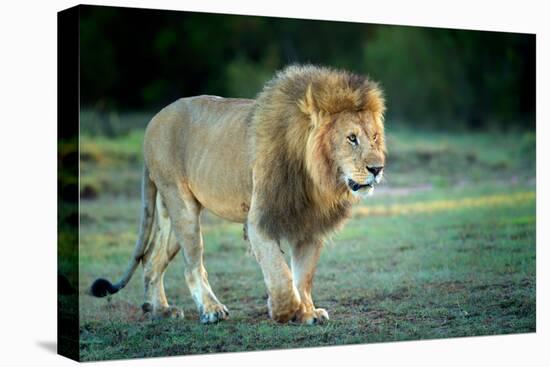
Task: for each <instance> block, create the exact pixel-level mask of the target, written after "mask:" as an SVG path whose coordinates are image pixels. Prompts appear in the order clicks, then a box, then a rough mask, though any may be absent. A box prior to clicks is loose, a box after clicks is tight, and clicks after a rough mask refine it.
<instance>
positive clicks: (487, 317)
mask: <svg viewBox="0 0 550 367" xmlns="http://www.w3.org/2000/svg"><path fill="white" fill-rule="evenodd" d="M142 134H143V132H142V131H141V130H134V131H131V132H129V133H128V134H127V135H124V136H123V137H119V138H112V139H107V138H97V137H95V138H91V137H86V136H85V137H83V139H82V152H83V156H82V162H81V180H82V184H83V185H82V188H81V190H82V192H83V196H86V197H87V198H88V199H86V200H83V201H82V203H81V205H82V206H81V210H82V212H81V218H80V221H81V244H80V272H81V276H80V284H79V289H80V292H81V297H80V319H81V324H80V336H81V357H82V358H83V359H84V360H103V359H113V358H131V357H148V356H167V355H179V354H196V353H207V352H224V351H247V350H265V349H278V348H297V347H309V346H322V345H336V344H353V343H372V342H385V341H397V340H417V339H430V338H447V337H459V336H471V335H493V334H506V333H521V332H533V331H535V222H536V219H535V195H534V193H535V185H534V175H535V172H534V164H532V163H531V162H530V160H533V161H534V141H532V136H531V134H519V135H514V134H506V135H501V134H466V133H460V134H457V135H453V134H443V133H434V132H418V131H414V132H413V131H408V130H404V129H397V130H396V131H392V130H391V129H390V130H389V131H388V137H389V141H388V148H389V150H390V156H389V160H388V167H387V182H386V184H385V185H384V186H383V187H380V188H379V189H377V192H375V195H374V197H372V199H369V200H366V201H364V202H362V203H361V205H360V207H358V208H356V210H355V212H354V217H353V218H352V219H351V220H350V221H349V222H348V224H347V225H346V226H345V228H344V230H342V231H341V232H340V233H338V234H336V235H335V236H334V237H333V238H332V240H331V241H330V243H328V244H327V246H326V249H325V251H324V252H323V255H322V257H321V261H320V264H319V267H318V270H317V276H316V278H315V287H314V297H315V300H316V305H317V306H318V307H323V308H326V309H327V310H328V312H329V314H330V316H331V320H330V322H329V323H327V324H325V325H321V326H313V327H307V326H300V325H292V324H289V325H277V324H274V323H273V322H272V321H270V320H269V319H268V316H267V308H266V294H265V288H264V285H263V281H262V276H261V272H260V269H259V266H258V265H257V264H256V262H255V260H254V259H253V258H252V257H251V256H249V255H247V244H246V243H245V242H244V241H243V240H242V227H241V226H240V225H238V224H232V223H229V222H226V221H223V220H221V219H219V218H216V217H215V216H213V215H210V214H209V213H206V214H205V216H204V218H203V223H204V227H203V232H204V237H205V246H206V254H205V261H206V266H207V269H208V272H209V275H210V282H211V284H212V286H213V288H214V290H215V292H216V293H217V295H218V297H219V298H220V300H221V301H222V302H223V303H224V304H225V305H226V306H227V307H228V308H229V310H230V313H231V318H230V319H229V320H227V321H226V322H223V323H220V324H217V325H209V326H204V325H201V324H200V323H199V322H198V313H197V311H196V309H195V306H194V304H193V302H192V300H191V297H190V295H189V292H188V290H187V288H186V285H185V281H184V278H183V261H182V258H181V255H178V256H177V257H176V258H175V259H174V261H173V263H172V264H171V265H170V267H169V269H168V272H167V276H166V290H167V295H168V298H169V302H170V303H171V304H174V305H177V306H179V307H182V308H183V310H184V312H185V319H184V320H163V321H151V320H149V319H147V318H146V317H144V316H143V315H142V312H141V308H140V305H141V303H142V302H143V298H142V292H143V286H142V281H141V270H138V272H137V273H136V275H135V276H134V278H133V279H132V281H131V282H130V284H129V285H128V286H127V287H126V288H125V289H124V290H123V291H121V292H120V293H119V294H117V295H115V296H112V297H110V298H104V299H95V298H92V297H90V296H87V295H85V294H84V292H85V290H86V288H87V287H88V286H89V285H90V284H91V282H92V281H93V280H94V279H95V278H96V277H98V276H105V277H108V278H117V277H118V276H120V274H121V272H122V271H123V269H124V267H125V266H126V263H127V261H128V259H129V257H130V254H131V252H132V250H133V243H134V241H135V238H136V233H137V227H138V220H139V218H138V215H139V205H140V203H139V199H138V198H139V181H138V180H139V173H140V164H141V163H140V161H141V158H140V140H141V136H142ZM84 191H86V192H85V193H84ZM286 253H288V251H286Z"/></svg>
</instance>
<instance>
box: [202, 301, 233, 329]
mask: <svg viewBox="0 0 550 367" xmlns="http://www.w3.org/2000/svg"><path fill="white" fill-rule="evenodd" d="M228 317H229V311H228V310H227V307H225V306H224V305H222V304H220V303H218V304H213V305H211V306H205V307H203V308H202V309H201V310H200V321H201V323H203V324H215V323H217V322H218V321H221V320H225V319H227V318H228Z"/></svg>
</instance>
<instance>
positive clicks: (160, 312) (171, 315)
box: [141, 302, 183, 320]
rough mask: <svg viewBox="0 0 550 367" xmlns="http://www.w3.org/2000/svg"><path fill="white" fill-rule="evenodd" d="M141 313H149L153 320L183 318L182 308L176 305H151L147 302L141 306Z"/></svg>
mask: <svg viewBox="0 0 550 367" xmlns="http://www.w3.org/2000/svg"><path fill="white" fill-rule="evenodd" d="M141 309H142V310H143V313H145V314H147V315H150V316H151V318H152V319H153V320H161V319H183V310H182V309H181V308H179V307H176V306H168V307H157V308H155V307H153V305H151V304H150V303H149V302H146V303H144V304H143V305H142V306H141Z"/></svg>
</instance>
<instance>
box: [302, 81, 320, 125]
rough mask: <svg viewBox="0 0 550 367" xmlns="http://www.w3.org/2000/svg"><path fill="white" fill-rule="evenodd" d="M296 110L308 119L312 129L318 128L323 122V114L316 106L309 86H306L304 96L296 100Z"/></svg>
mask: <svg viewBox="0 0 550 367" xmlns="http://www.w3.org/2000/svg"><path fill="white" fill-rule="evenodd" d="M298 108H299V109H300V111H302V112H303V113H304V114H305V115H307V116H308V117H309V119H310V121H311V124H312V125H313V126H314V127H318V126H319V125H320V124H321V122H322V121H323V113H322V112H321V111H320V110H319V107H318V106H317V103H316V101H315V97H314V94H313V87H312V86H311V84H310V85H308V87H307V90H306V94H305V96H304V97H303V98H301V99H300V100H298Z"/></svg>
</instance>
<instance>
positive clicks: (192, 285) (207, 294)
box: [162, 186, 229, 324]
mask: <svg viewBox="0 0 550 367" xmlns="http://www.w3.org/2000/svg"><path fill="white" fill-rule="evenodd" d="M162 194H163V198H164V199H165V200H164V201H165V202H166V206H167V208H168V212H169V213H170V219H171V224H172V233H173V234H174V236H175V238H176V241H177V242H178V243H180V244H181V246H182V247H183V255H184V260H185V280H186V282H187V286H188V287H189V291H190V293H191V296H192V297H193V300H194V301H195V304H196V305H197V308H198V310H199V314H200V322H202V323H203V324H211V323H216V322H218V321H220V320H224V319H226V318H228V316H229V312H228V311H227V308H226V307H225V306H224V305H223V304H222V303H221V302H220V301H219V300H218V298H217V297H216V295H215V294H214V291H212V288H211V287H210V283H209V282H208V273H207V272H206V268H205V267H204V262H203V240H202V234H201V228H200V212H201V209H202V206H201V205H200V203H199V202H198V201H197V200H196V198H195V197H194V196H193V194H192V193H191V192H190V190H188V188H187V187H185V186H176V187H173V186H169V187H163V188H162Z"/></svg>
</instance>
